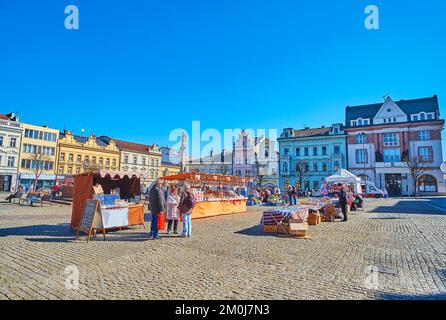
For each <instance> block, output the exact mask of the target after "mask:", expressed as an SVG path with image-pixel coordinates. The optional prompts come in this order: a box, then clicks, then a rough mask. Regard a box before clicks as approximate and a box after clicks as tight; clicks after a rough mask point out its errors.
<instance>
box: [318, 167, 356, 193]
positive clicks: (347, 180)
mask: <svg viewBox="0 0 446 320" xmlns="http://www.w3.org/2000/svg"><path fill="white" fill-rule="evenodd" d="M325 182H326V183H328V184H339V183H342V184H346V185H348V186H349V187H350V188H351V189H352V190H353V191H354V192H355V193H362V187H361V178H359V177H357V176H355V175H354V174H353V173H351V172H349V171H347V170H345V169H341V170H339V171H338V172H336V173H335V174H334V175H332V176H330V177H328V178H326V179H325Z"/></svg>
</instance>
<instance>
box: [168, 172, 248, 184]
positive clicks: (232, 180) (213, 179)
mask: <svg viewBox="0 0 446 320" xmlns="http://www.w3.org/2000/svg"><path fill="white" fill-rule="evenodd" d="M160 179H161V180H164V181H202V182H210V183H223V184H234V185H244V184H245V183H246V182H249V181H252V180H253V179H252V178H242V177H238V176H225V175H222V174H211V173H204V172H191V173H183V174H178V175H174V176H168V177H161V178H160Z"/></svg>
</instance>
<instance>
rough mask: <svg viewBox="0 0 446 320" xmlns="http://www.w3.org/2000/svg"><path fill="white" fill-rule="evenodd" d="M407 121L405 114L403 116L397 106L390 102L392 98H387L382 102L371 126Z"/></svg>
mask: <svg viewBox="0 0 446 320" xmlns="http://www.w3.org/2000/svg"><path fill="white" fill-rule="evenodd" d="M407 121H408V117H407V114H405V113H404V112H403V110H401V108H400V107H398V105H397V104H396V103H395V102H394V101H393V100H392V98H390V97H387V98H386V101H384V104H383V105H382V106H381V108H380V109H379V111H378V113H377V114H376V115H375V117H374V119H373V124H375V125H377V124H391V123H399V122H407Z"/></svg>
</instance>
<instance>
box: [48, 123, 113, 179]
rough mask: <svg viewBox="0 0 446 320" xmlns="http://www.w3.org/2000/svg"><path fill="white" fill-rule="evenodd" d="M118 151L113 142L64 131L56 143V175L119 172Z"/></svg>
mask: <svg viewBox="0 0 446 320" xmlns="http://www.w3.org/2000/svg"><path fill="white" fill-rule="evenodd" d="M119 164H120V151H119V149H118V147H117V146H116V143H115V142H114V141H113V140H110V141H109V142H106V141H104V140H102V139H101V138H97V137H96V136H93V135H91V136H89V137H88V138H87V137H81V136H77V135H73V134H72V133H71V132H70V131H65V132H64V133H62V134H61V135H60V138H59V143H58V161H57V175H58V179H60V178H61V177H60V176H72V175H74V174H79V173H84V172H88V171H91V170H93V169H105V170H113V171H119Z"/></svg>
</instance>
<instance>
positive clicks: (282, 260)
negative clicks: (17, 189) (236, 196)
mask: <svg viewBox="0 0 446 320" xmlns="http://www.w3.org/2000/svg"><path fill="white" fill-rule="evenodd" d="M70 213H71V208H70V207H68V206H61V205H56V204H54V205H53V206H52V207H50V206H48V205H45V206H44V207H34V208H30V207H25V206H19V205H16V204H0V251H1V256H0V259H1V261H0V299H150V300H156V299H260V300H270V299H290V300H302V299H445V298H446V245H445V243H446V199H444V198H436V199H417V200H410V199H385V200H368V201H367V202H366V211H365V212H364V211H359V212H356V213H351V217H350V221H349V222H348V223H324V224H322V225H321V226H318V227H313V226H311V227H310V230H309V234H310V236H311V239H309V240H297V239H289V238H283V237H278V236H275V235H270V234H264V233H263V231H262V229H261V227H260V218H261V213H262V208H250V209H249V211H248V212H247V213H243V214H237V215H232V216H222V217H215V218H209V219H204V220H196V221H193V236H192V238H191V239H182V238H176V237H167V236H166V237H163V239H162V240H159V241H148V229H146V230H144V229H143V228H141V227H137V228H132V229H129V230H126V231H121V232H114V233H111V234H108V235H107V241H105V242H104V241H103V240H102V237H98V238H97V239H95V240H93V241H92V242H90V243H88V244H87V243H86V241H85V237H83V238H81V239H80V240H78V241H75V239H74V233H73V232H72V231H70V230H69V226H68V223H69V221H70ZM147 227H149V225H148V224H147ZM73 266H75V268H74V267H73ZM73 270H74V271H76V270H78V271H79V288H76V286H75V285H74V286H73V283H72V282H70V279H71V277H72V276H73V274H74V273H73ZM67 288H68V289H67Z"/></svg>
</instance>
